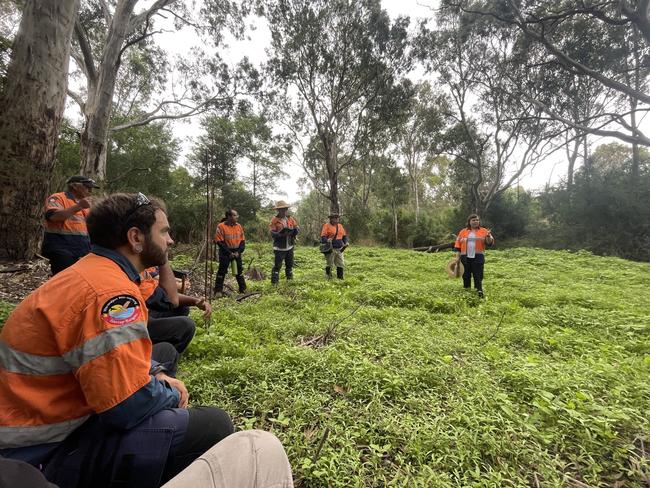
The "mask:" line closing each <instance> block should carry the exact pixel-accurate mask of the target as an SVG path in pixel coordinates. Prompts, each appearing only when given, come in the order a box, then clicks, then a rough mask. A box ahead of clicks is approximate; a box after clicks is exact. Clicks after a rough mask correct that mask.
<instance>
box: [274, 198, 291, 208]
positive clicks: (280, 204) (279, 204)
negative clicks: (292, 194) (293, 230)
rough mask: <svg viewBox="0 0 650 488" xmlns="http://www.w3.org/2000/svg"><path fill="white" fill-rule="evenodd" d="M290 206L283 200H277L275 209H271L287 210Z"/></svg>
mask: <svg viewBox="0 0 650 488" xmlns="http://www.w3.org/2000/svg"><path fill="white" fill-rule="evenodd" d="M290 206H291V205H289V204H288V203H287V202H285V201H284V200H278V201H277V203H276V204H275V207H273V210H280V209H281V208H289V207H290Z"/></svg>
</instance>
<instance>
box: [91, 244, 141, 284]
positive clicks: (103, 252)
mask: <svg viewBox="0 0 650 488" xmlns="http://www.w3.org/2000/svg"><path fill="white" fill-rule="evenodd" d="M91 252H92V253H93V254H97V255H98V256H102V257H104V258H108V259H110V260H111V261H113V262H114V263H115V264H117V265H118V266H119V267H120V268H122V271H124V272H125V273H126V275H127V276H128V277H129V279H130V280H131V281H133V282H134V283H137V284H138V285H139V284H140V273H138V271H137V270H136V269H135V267H134V266H133V264H131V261H129V260H128V259H126V258H125V257H124V256H123V255H122V254H120V253H119V252H117V251H113V250H112V249H108V248H106V247H102V246H98V245H97V244H93V245H92V249H91Z"/></svg>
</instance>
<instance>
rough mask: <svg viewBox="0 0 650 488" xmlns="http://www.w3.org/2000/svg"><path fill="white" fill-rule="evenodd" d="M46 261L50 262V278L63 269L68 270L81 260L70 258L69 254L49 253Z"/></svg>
mask: <svg viewBox="0 0 650 488" xmlns="http://www.w3.org/2000/svg"><path fill="white" fill-rule="evenodd" d="M47 259H49V261H50V270H52V276H54V275H55V274H57V273H59V272H61V271H63V270H64V269H66V268H69V267H70V266H72V265H73V264H74V263H76V262H77V261H79V259H81V258H80V257H78V256H71V255H70V254H60V253H50V254H48V256H47Z"/></svg>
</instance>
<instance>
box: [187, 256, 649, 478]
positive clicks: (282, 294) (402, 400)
mask: <svg viewBox="0 0 650 488" xmlns="http://www.w3.org/2000/svg"><path fill="white" fill-rule="evenodd" d="M266 247H269V246H266ZM249 252H250V251H249ZM449 257H450V256H449V254H422V253H414V252H412V251H407V250H389V249H380V248H351V249H350V250H349V252H348V253H347V254H346V259H347V261H348V268H347V270H346V273H347V275H346V279H345V281H343V282H340V281H338V280H333V281H326V280H325V278H324V273H323V271H322V267H323V262H322V257H321V255H320V254H319V253H318V252H317V251H316V250H315V249H308V248H301V249H298V252H297V269H296V273H295V274H296V279H295V280H294V281H293V282H290V283H287V282H285V281H281V283H280V285H279V286H278V287H277V288H272V287H271V285H270V284H269V283H268V282H264V283H253V284H252V288H253V289H254V290H259V291H262V292H263V295H262V297H261V298H260V299H259V300H257V301H248V302H243V303H236V302H234V301H233V300H221V301H219V302H216V312H215V317H214V319H213V323H212V325H211V328H210V329H209V331H208V332H206V331H204V330H199V332H198V334H197V337H196V338H195V339H194V341H193V343H192V345H191V346H190V349H189V351H188V353H187V354H186V356H185V358H184V361H183V363H182V365H181V369H182V379H183V380H184V381H185V382H186V383H187V385H188V388H189V390H190V395H191V398H192V401H193V402H194V403H195V404H215V405H219V406H221V407H223V408H225V409H226V410H227V411H229V412H230V413H231V414H232V415H233V417H234V418H235V421H236V423H237V424H238V426H239V427H240V428H246V429H248V428H260V429H265V430H271V431H273V432H274V433H275V434H276V435H277V436H278V437H279V438H280V439H281V440H282V442H283V444H284V445H285V448H286V450H287V453H288V455H289V458H290V461H291V464H292V467H293V469H294V476H295V479H296V482H297V483H298V484H299V485H301V486H310V487H312V486H317V487H318V486H332V487H336V486H341V487H343V486H345V487H350V486H359V487H361V486H377V487H379V486H423V487H424V486H585V485H588V486H648V484H650V468H649V462H650V458H649V453H650V447H648V445H649V444H650V442H649V441H650V435H649V434H650V425H649V421H648V418H649V416H648V413H649V405H650V383H649V381H648V374H649V373H650V321H649V320H648V317H647V310H648V305H650V297H649V294H648V292H647V290H648V289H650V273H649V272H650V265H649V264H644V263H632V262H629V261H624V260H621V259H615V258H602V257H597V256H593V255H591V254H589V253H583V252H578V253H569V252H553V251H544V250H537V249H512V250H505V251H492V252H491V253H490V254H489V255H488V258H487V264H486V280H485V290H486V295H487V298H486V299H485V300H479V299H478V298H477V297H475V295H474V294H473V293H472V292H467V291H465V290H463V289H462V284H461V282H460V281H459V280H451V279H449V278H447V276H446V274H445V273H444V265H445V263H446V262H447V260H448V259H449ZM271 260H272V256H271V253H270V250H269V251H268V258H267V259H266V262H267V263H269V264H268V266H267V267H270V263H271ZM256 263H257V264H259V260H256ZM265 271H267V272H268V271H270V270H269V269H266V270H265ZM199 323H200V322H199ZM327 333H329V335H331V336H332V338H333V340H331V342H329V344H327V345H325V346H324V347H319V348H316V347H303V346H301V345H300V344H301V343H304V342H306V341H307V340H308V339H310V338H313V337H317V336H321V335H323V334H325V335H327Z"/></svg>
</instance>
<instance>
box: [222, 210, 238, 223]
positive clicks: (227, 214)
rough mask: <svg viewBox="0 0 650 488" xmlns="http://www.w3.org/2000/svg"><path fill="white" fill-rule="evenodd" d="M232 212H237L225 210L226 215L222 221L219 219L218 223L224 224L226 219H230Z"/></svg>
mask: <svg viewBox="0 0 650 488" xmlns="http://www.w3.org/2000/svg"><path fill="white" fill-rule="evenodd" d="M233 211H235V212H236V211H237V210H235V209H234V208H229V209H228V210H226V214H225V215H226V216H225V217H224V218H223V219H221V220H220V221H219V222H225V221H226V220H228V218H230V217H232V213H233Z"/></svg>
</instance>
